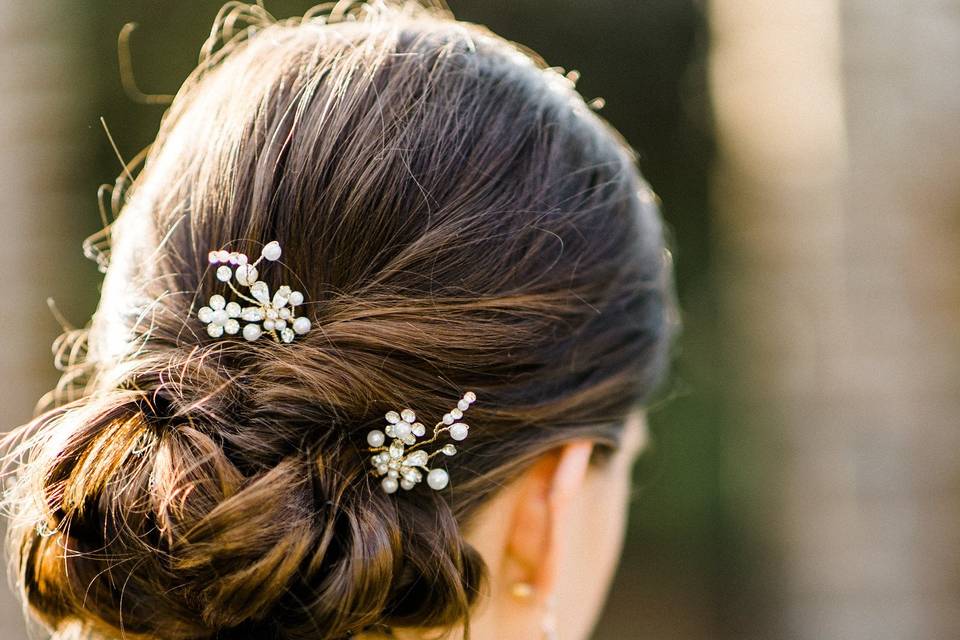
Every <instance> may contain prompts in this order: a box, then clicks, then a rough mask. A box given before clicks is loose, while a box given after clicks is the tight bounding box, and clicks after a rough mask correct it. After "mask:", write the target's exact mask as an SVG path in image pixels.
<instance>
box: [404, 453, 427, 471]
mask: <svg viewBox="0 0 960 640" xmlns="http://www.w3.org/2000/svg"><path fill="white" fill-rule="evenodd" d="M427 460H429V456H427V452H426V451H423V450H422V449H421V450H418V451H414V452H413V453H411V454H410V455H408V456H407V457H406V459H404V461H403V463H404V464H406V465H407V466H410V467H422V466H425V465H426V464H427Z"/></svg>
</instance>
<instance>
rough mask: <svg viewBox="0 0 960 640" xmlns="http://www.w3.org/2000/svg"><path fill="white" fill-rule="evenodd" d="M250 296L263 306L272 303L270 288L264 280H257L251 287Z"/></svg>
mask: <svg viewBox="0 0 960 640" xmlns="http://www.w3.org/2000/svg"><path fill="white" fill-rule="evenodd" d="M250 295H252V296H253V297H254V298H256V300H257V301H258V302H260V303H262V304H267V303H269V302H270V287H268V286H267V283H266V282H264V281H263V280H257V281H256V282H254V283H253V284H252V285H250Z"/></svg>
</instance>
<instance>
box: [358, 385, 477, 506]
mask: <svg viewBox="0 0 960 640" xmlns="http://www.w3.org/2000/svg"><path fill="white" fill-rule="evenodd" d="M476 399H477V396H476V394H474V393H473V392H472V391H467V392H466V393H465V394H463V397H462V398H461V399H460V401H459V402H457V406H456V407H454V408H453V409H451V410H450V413H447V414H445V415H444V416H443V419H442V420H441V421H440V422H438V423H437V424H436V425H435V426H434V427H433V436H432V437H431V438H430V439H429V440H424V441H422V442H418V441H417V439H418V438H421V437H423V436H424V435H426V431H427V430H426V427H424V426H423V424H422V423H420V422H417V415H416V414H415V413H414V412H413V410H412V409H404V410H403V411H401V412H400V413H397V412H396V411H388V412H387V415H386V416H384V417H385V418H386V420H387V426H386V427H385V428H384V430H383V431H380V430H379V429H374V430H373V431H371V432H370V433H368V434H367V444H369V445H370V451H372V452H375V453H376V455H374V456H373V457H372V458H371V459H370V463H371V464H372V465H373V471H372V473H373V475H374V476H376V477H383V480H382V481H381V482H380V486H381V487H383V490H384V491H386V492H387V493H396V491H397V489H400V488H402V489H404V490H405V491H409V490H410V489H413V488H414V487H415V486H417V485H418V484H419V483H420V482H421V481H422V480H423V476H424V474H426V476H427V485H428V486H429V487H430V488H431V489H434V490H436V491H440V490H441V489H445V488H446V487H447V485H448V484H449V483H450V476H449V474H448V473H447V472H446V470H445V469H441V468H439V467H435V468H433V469H431V468H430V467H429V466H428V464H429V463H430V460H432V459H433V458H434V457H435V456H437V455H439V454H441V453H442V454H444V455H446V456H453V455H456V453H457V447H456V445H454V444H453V443H447V444H445V445H443V446H442V447H440V448H439V449H436V450H435V451H433V452H432V453H427V452H426V451H425V450H424V449H422V448H421V447H425V446H427V445H428V444H432V443H433V442H436V441H437V439H438V438H439V437H440V436H441V435H443V434H444V433H447V434H448V435H449V436H450V437H451V438H452V439H453V440H456V441H458V442H460V441H461V440H465V439H466V437H467V435H469V432H470V426H469V425H467V424H466V423H464V422H460V419H461V418H463V412H464V411H466V410H467V409H469V408H470V405H471V404H473V402H474V401H475V400H476ZM387 438H392V439H393V441H392V442H391V443H390V445H389V446H387V445H386V444H385V443H386V441H387Z"/></svg>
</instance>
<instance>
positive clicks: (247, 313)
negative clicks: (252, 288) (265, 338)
mask: <svg viewBox="0 0 960 640" xmlns="http://www.w3.org/2000/svg"><path fill="white" fill-rule="evenodd" d="M240 317H241V318H243V319H244V320H246V321H247V322H260V321H261V320H263V310H262V309H258V308H257V307H244V309H243V311H241V312H240Z"/></svg>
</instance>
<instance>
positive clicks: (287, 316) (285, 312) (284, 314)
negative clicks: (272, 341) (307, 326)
mask: <svg viewBox="0 0 960 640" xmlns="http://www.w3.org/2000/svg"><path fill="white" fill-rule="evenodd" d="M280 317H281V318H282V319H284V320H289V319H290V309H288V308H287V307H284V308H283V309H280Z"/></svg>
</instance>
